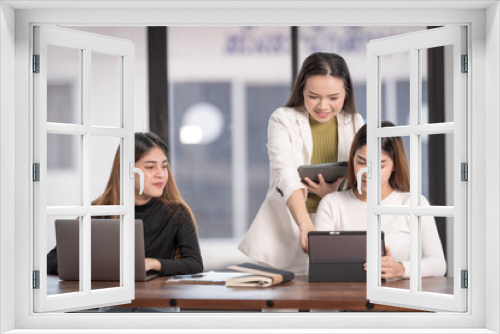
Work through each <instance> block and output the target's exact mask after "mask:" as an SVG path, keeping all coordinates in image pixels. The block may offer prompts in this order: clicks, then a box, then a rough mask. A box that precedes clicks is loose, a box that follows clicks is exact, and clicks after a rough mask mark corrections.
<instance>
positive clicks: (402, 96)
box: [379, 52, 410, 126]
mask: <svg viewBox="0 0 500 334" xmlns="http://www.w3.org/2000/svg"><path fill="white" fill-rule="evenodd" d="M379 59H380V79H381V85H382V87H381V104H382V106H381V108H382V110H381V111H382V112H381V120H382V121H390V122H392V123H394V125H399V126H401V125H409V124H410V54H409V52H402V53H395V54H390V55H384V56H381V57H380V58H379Z"/></svg>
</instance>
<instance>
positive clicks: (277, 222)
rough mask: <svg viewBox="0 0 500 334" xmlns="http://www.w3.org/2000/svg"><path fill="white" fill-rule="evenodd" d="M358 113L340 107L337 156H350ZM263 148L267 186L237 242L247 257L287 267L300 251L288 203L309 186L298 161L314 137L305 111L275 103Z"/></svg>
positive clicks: (305, 160)
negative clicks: (264, 196) (267, 160)
mask: <svg viewBox="0 0 500 334" xmlns="http://www.w3.org/2000/svg"><path fill="white" fill-rule="evenodd" d="M363 123H364V122H363V118H362V117H361V115H360V114H355V116H354V117H353V115H351V114H348V113H346V112H344V111H341V112H340V113H339V114H338V115H337V124H338V161H347V160H348V159H349V150H350V147H351V142H352V139H353V138H354V135H355V134H356V132H357V131H358V129H359V128H360V127H361V126H362V125H363ZM267 134H268V141H267V149H268V154H269V163H270V171H269V172H270V178H269V189H268V191H267V196H266V199H265V200H264V203H263V204H262V206H261V207H260V209H259V212H258V213H257V216H256V217H255V219H254V221H253V222H252V225H251V226H250V228H249V230H248V231H247V233H246V235H245V237H244V238H243V240H242V241H241V243H240V244H239V246H238V249H239V250H240V251H242V252H243V253H244V254H246V255H247V256H249V257H250V258H252V259H254V260H257V261H259V262H263V263H265V264H267V265H270V266H272V267H275V268H280V269H286V268H288V267H289V266H290V265H291V263H292V261H293V260H294V259H295V256H296V254H297V252H299V251H300V252H302V249H301V248H300V243H299V241H298V240H299V228H298V226H297V224H296V223H295V222H294V220H293V217H292V215H291V213H290V211H289V209H288V207H287V206H286V202H287V200H288V198H289V197H290V195H291V194H292V193H293V192H294V191H295V190H297V189H301V188H302V189H307V188H306V187H305V186H304V185H303V184H302V182H301V181H300V177H299V174H298V172H297V167H299V166H300V165H308V164H310V163H311V157H312V151H313V140H312V134H311V127H310V125H309V113H308V112H307V111H303V112H301V111H297V110H296V109H293V108H285V107H283V108H278V109H276V110H275V111H274V112H273V114H272V115H271V117H270V118H269V126H268V131H267Z"/></svg>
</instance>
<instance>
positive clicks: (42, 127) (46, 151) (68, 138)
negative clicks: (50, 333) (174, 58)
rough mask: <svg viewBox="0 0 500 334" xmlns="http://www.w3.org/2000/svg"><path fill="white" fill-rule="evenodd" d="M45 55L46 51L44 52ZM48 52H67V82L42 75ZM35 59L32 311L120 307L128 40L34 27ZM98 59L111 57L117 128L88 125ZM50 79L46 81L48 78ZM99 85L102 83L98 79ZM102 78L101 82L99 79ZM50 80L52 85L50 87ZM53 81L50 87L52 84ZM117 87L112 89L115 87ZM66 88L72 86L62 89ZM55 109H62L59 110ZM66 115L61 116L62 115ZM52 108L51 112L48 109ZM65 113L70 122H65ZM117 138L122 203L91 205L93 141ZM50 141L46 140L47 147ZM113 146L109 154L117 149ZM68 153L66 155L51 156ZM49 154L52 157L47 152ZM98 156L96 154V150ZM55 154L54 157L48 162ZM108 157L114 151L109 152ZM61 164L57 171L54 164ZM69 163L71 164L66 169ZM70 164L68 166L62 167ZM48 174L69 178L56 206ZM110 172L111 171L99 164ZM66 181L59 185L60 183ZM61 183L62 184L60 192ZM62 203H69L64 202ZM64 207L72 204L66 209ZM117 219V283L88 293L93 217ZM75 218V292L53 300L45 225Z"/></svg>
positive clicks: (129, 203)
mask: <svg viewBox="0 0 500 334" xmlns="http://www.w3.org/2000/svg"><path fill="white" fill-rule="evenodd" d="M49 51H50V52H49ZM51 52H64V53H65V54H66V53H67V54H68V57H66V58H65V61H66V60H67V61H70V58H72V60H71V61H73V63H72V65H73V66H72V68H73V69H74V74H73V76H72V77H71V78H70V79H68V78H69V77H70V76H66V75H61V73H59V74H57V73H56V74H54V73H53V72H51V73H48V69H49V68H51V67H54V66H55V67H57V66H59V65H62V64H54V63H53V62H50V54H51ZM34 54H35V55H38V57H39V62H38V67H39V72H38V73H33V83H34V87H33V93H34V108H33V109H34V126H33V128H34V157H33V161H34V163H39V166H40V172H39V181H37V182H34V187H33V188H34V263H33V270H34V272H37V273H39V276H40V280H39V288H35V289H34V290H33V292H34V311H35V312H51V311H52V312H53V311H61V312H64V311H74V310H81V309H88V308H93V307H98V306H108V305H116V304H123V303H127V302H129V301H130V300H131V299H133V298H134V268H133V255H134V242H133V238H134V230H133V221H134V180H133V178H131V177H130V176H129V170H128V169H129V163H130V162H133V161H134V110H133V90H134V87H133V73H134V45H133V44H132V43H131V42H130V41H127V40H121V39H117V38H112V37H106V36H100V35H95V34H90V33H86V32H80V31H76V30H71V29H63V28H56V27H47V26H39V27H35V28H34ZM97 54H103V55H106V56H113V57H115V59H116V63H117V64H118V67H117V73H118V75H117V78H118V79H117V80H115V82H113V83H110V85H115V86H114V87H112V88H114V91H116V92H118V94H117V99H118V102H117V103H116V105H118V107H117V108H116V107H115V109H117V114H119V116H118V118H119V120H118V121H117V124H119V126H118V127H103V126H94V125H93V124H94V123H93V122H92V119H91V115H92V113H91V109H92V102H93V103H94V105H95V103H99V101H92V73H95V69H94V72H93V71H92V70H93V67H92V66H93V65H95V62H94V64H93V55H97ZM49 79H50V80H49ZM101 80H102V78H101ZM104 80H105V79H104ZM49 81H50V82H49ZM54 83H55V84H54ZM49 84H54V85H53V86H51V87H52V88H51V89H54V87H56V88H57V89H59V88H60V87H63V90H62V92H64V93H61V94H62V95H61V94H60V95H59V96H62V97H65V96H66V97H67V96H68V95H72V98H71V101H72V102H68V99H66V100H64V99H62V100H61V99H54V98H53V97H52V95H51V96H50V97H49V96H48V94H49V89H48V85H49ZM116 86H118V87H116ZM64 87H70V88H69V89H66V90H64ZM61 103H62V104H64V103H65V104H64V105H63V106H62V107H61ZM51 108H54V109H57V108H59V109H60V110H62V112H61V113H60V115H58V116H57V117H55V118H54V117H53V116H51V117H52V119H48V114H50V113H51V112H52V113H53V109H51ZM65 108H66V109H67V110H66V109H65ZM49 109H50V110H49ZM70 109H71V110H73V116H69V115H68V114H69V113H70ZM110 137H113V138H116V139H115V140H116V143H118V145H119V146H120V154H121V161H120V165H121V173H120V174H121V177H120V182H121V186H120V196H121V202H120V205H113V206H106V207H97V206H92V205H91V201H92V200H93V199H95V198H92V196H91V182H90V180H91V177H92V175H91V172H90V169H91V167H90V166H91V164H90V160H91V158H92V157H93V156H94V154H95V151H96V148H95V145H94V146H92V145H91V141H92V140H94V141H95V140H96V139H99V138H110ZM48 138H50V139H51V140H50V141H48ZM118 145H115V146H114V148H113V149H114V150H116V149H117V146H118ZM64 147H69V150H68V151H65V152H63V153H61V152H57V151H59V149H61V148H64ZM51 150H52V151H54V152H52V151H51ZM97 150H98V149H97ZM55 153H58V159H54V157H55V155H54V154H55ZM113 154H114V152H113ZM54 160H58V161H60V165H57V161H54ZM68 160H71V162H70V163H68ZM68 166H70V168H68ZM50 168H52V170H54V171H55V172H54V173H56V174H57V175H70V176H69V177H68V180H70V182H68V183H67V184H64V183H62V184H59V185H57V186H59V188H60V192H61V193H65V194H68V195H67V196H62V197H63V199H62V200H61V199H60V198H59V199H57V200H55V201H54V200H52V199H48V198H47V189H49V187H55V186H56V184H55V183H54V182H52V181H51V180H52V179H50V177H51V176H50V175H48V172H47V171H48V169H50ZM102 168H103V169H106V170H110V169H111V166H108V165H106V166H102ZM63 180H64V179H63ZM61 185H62V186H61ZM64 197H74V199H73V200H72V201H65V200H66V199H65V198H64ZM68 203H70V204H68ZM111 215H117V216H120V217H121V229H120V231H121V232H120V241H121V242H120V253H121V256H120V277H121V280H120V282H118V283H117V284H116V286H115V287H112V288H107V289H98V290H97V289H92V282H91V279H90V278H91V272H90V268H91V263H90V262H91V256H90V254H91V249H90V248H91V225H90V220H91V217H92V216H111ZM77 217H80V234H79V248H80V252H79V253H80V256H79V264H78V266H79V274H80V279H79V282H80V284H79V288H78V290H77V291H69V292H65V293H62V292H61V293H59V294H50V295H49V293H48V287H47V249H48V248H50V247H48V246H50V245H47V235H48V233H53V231H50V230H49V231H48V226H51V225H50V224H48V222H49V221H51V220H53V219H55V218H66V219H75V218H77Z"/></svg>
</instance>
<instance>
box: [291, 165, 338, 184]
mask: <svg viewBox="0 0 500 334" xmlns="http://www.w3.org/2000/svg"><path fill="white" fill-rule="evenodd" d="M297 170H298V172H299V175H300V179H301V181H302V182H305V181H304V179H305V178H306V177H308V178H310V179H311V180H312V181H314V182H316V183H317V182H319V180H318V174H321V175H323V178H324V179H325V181H326V182H328V183H332V182H335V181H336V180H337V179H338V178H339V177H341V176H343V177H345V179H344V181H342V183H341V184H340V186H339V189H343V187H344V184H345V182H346V180H347V161H342V162H331V163H326V164H317V165H302V166H299V168H297Z"/></svg>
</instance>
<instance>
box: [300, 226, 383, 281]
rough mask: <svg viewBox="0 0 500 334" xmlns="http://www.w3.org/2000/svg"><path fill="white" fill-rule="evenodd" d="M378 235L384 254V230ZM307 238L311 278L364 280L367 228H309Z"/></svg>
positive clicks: (316, 279) (321, 279)
mask: <svg viewBox="0 0 500 334" xmlns="http://www.w3.org/2000/svg"><path fill="white" fill-rule="evenodd" d="M380 237H381V254H382V256H384V255H385V240H384V232H381V236H380ZM308 241H309V243H308V245H309V281H310V282H364V281H366V272H365V271H364V269H363V263H365V262H366V231H312V232H309V235H308Z"/></svg>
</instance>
